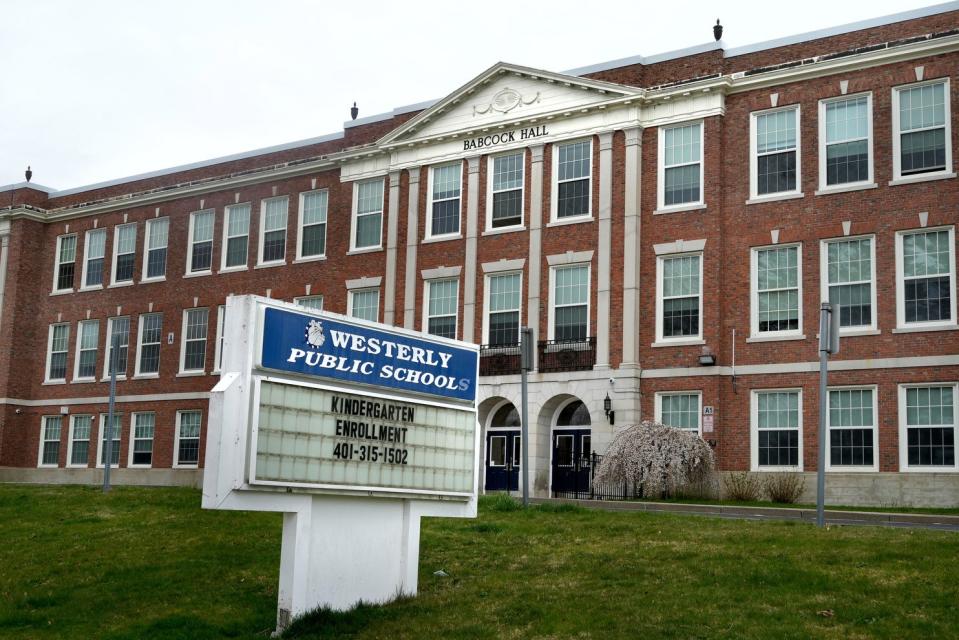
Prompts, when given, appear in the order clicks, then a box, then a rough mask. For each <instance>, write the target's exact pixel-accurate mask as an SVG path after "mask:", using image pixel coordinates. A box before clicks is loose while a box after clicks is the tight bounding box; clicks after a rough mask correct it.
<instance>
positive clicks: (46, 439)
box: [37, 416, 63, 467]
mask: <svg viewBox="0 0 959 640" xmlns="http://www.w3.org/2000/svg"><path fill="white" fill-rule="evenodd" d="M62 423H63V417H62V416H44V417H43V425H42V427H41V432H40V462H39V463H38V465H37V466H40V467H55V466H57V465H58V464H59V462H60V425H61V424H62Z"/></svg>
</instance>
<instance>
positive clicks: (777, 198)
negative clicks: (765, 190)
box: [746, 191, 806, 204]
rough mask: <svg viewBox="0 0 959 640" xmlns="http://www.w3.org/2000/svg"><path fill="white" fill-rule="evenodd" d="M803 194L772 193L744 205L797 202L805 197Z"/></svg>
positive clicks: (792, 192)
mask: <svg viewBox="0 0 959 640" xmlns="http://www.w3.org/2000/svg"><path fill="white" fill-rule="evenodd" d="M805 195H806V194H804V193H803V192H801V191H800V192H798V193H797V192H795V191H790V192H789V193H774V194H772V195H768V196H756V197H754V198H750V199H749V200H747V201H746V204H763V203H764V202H781V201H783V200H798V199H799V198H803V197H805Z"/></svg>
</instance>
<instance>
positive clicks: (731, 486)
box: [723, 471, 762, 502]
mask: <svg viewBox="0 0 959 640" xmlns="http://www.w3.org/2000/svg"><path fill="white" fill-rule="evenodd" d="M723 486H724V487H725V489H726V498H727V499H728V500H737V501H739V502H756V501H757V500H759V494H760V492H761V489H762V487H761V486H760V484H759V478H757V477H756V476H754V475H752V474H750V473H747V472H745V471H737V472H735V473H727V474H726V477H725V478H723Z"/></svg>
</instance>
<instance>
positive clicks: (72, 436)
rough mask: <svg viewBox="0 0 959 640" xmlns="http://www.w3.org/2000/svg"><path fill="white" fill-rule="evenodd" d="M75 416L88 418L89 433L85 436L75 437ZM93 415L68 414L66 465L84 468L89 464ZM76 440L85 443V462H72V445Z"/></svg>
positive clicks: (73, 467)
mask: <svg viewBox="0 0 959 640" xmlns="http://www.w3.org/2000/svg"><path fill="white" fill-rule="evenodd" d="M77 418H90V433H88V434H87V437H86V438H81V439H78V438H77V437H76V426H77ZM93 424H94V423H93V416H92V415H89V414H71V415H70V434H69V439H68V440H67V460H66V465H65V466H66V467H68V468H72V469H86V468H87V467H89V466H90V438H91V437H92V436H93ZM78 442H86V443H87V462H86V464H73V446H74V444H76V443H78Z"/></svg>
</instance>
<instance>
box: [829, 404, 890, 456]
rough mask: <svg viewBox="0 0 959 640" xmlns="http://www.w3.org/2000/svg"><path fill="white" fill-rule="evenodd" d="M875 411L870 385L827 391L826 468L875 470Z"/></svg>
mask: <svg viewBox="0 0 959 640" xmlns="http://www.w3.org/2000/svg"><path fill="white" fill-rule="evenodd" d="M876 414H877V411H876V391H875V389H874V388H868V389H830V390H829V412H828V414H827V417H826V418H827V421H828V422H827V424H828V428H829V431H828V434H829V463H828V465H827V468H829V469H833V470H836V469H840V468H841V469H842V470H850V469H853V470H854V469H857V468H859V469H864V470H868V471H878V470H879V458H878V456H877V455H876V437H877V432H876Z"/></svg>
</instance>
